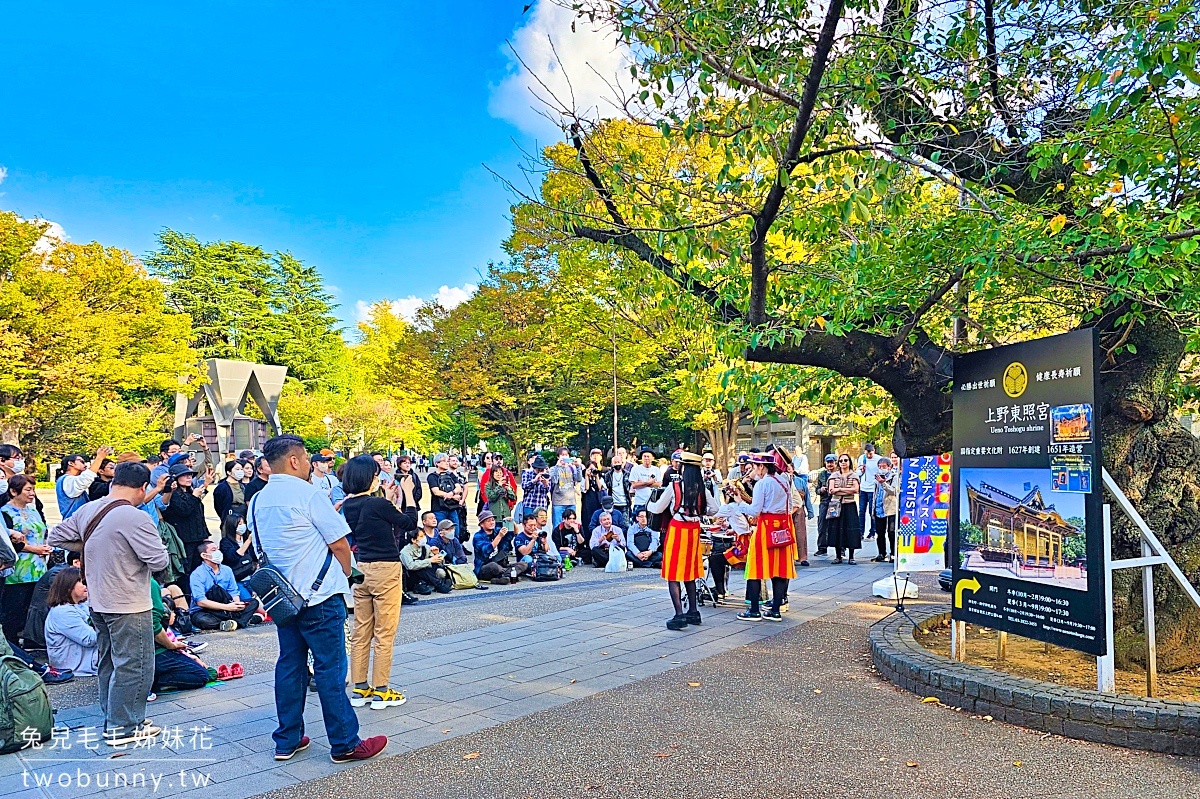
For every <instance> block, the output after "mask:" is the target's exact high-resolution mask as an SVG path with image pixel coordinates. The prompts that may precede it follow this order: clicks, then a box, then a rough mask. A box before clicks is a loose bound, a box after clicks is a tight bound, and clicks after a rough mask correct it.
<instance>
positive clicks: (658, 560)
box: [628, 552, 662, 569]
mask: <svg viewBox="0 0 1200 799" xmlns="http://www.w3.org/2000/svg"><path fill="white" fill-rule="evenodd" d="M628 560H629V562H630V563H632V564H633V568H635V569H661V568H662V553H661V552H654V553H652V554H651V555H650V557H649V558H647V559H646V560H642V559H641V558H639V557H638V556H637V555H634V554H629V556H628Z"/></svg>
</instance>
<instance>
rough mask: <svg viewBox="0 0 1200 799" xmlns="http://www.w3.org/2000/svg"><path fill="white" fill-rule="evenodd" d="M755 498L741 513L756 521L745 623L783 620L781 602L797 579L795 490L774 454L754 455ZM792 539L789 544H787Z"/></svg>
mask: <svg viewBox="0 0 1200 799" xmlns="http://www.w3.org/2000/svg"><path fill="white" fill-rule="evenodd" d="M751 462H752V463H753V464H754V476H755V478H756V482H755V483H754V497H753V500H752V501H751V502H750V504H748V505H747V504H745V503H743V504H742V506H741V507H742V512H743V513H745V514H746V515H747V516H749V517H752V518H753V519H754V532H753V533H752V534H751V536H750V551H749V552H748V553H747V555H746V598H747V599H749V600H750V609H749V610H747V611H746V612H745V613H739V614H738V618H739V619H741V620H742V621H762V620H763V619H766V620H768V621H782V620H783V616H782V615H781V614H780V612H779V607H780V603H782V602H783V599H784V597H786V596H787V588H788V581H789V580H791V579H792V578H793V577H795V576H796V530H795V529H794V528H793V526H792V508H791V500H792V488H791V485H789V484H787V483H786V482H785V481H784V480H783V479H781V478H780V476H779V473H778V472H779V468H778V466H777V465H776V463H775V459H774V456H773V455H772V454H771V453H761V454H759V453H755V454H754V455H752V456H751ZM789 538H790V543H781V542H786V541H787V539H789ZM766 579H769V580H770V581H771V607H770V608H769V609H768V610H767V611H766V612H765V613H764V612H761V608H760V596H761V592H762V581H763V580H766Z"/></svg>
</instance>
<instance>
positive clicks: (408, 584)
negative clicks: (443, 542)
mask: <svg viewBox="0 0 1200 799" xmlns="http://www.w3.org/2000/svg"><path fill="white" fill-rule="evenodd" d="M409 535H410V536H411V537H410V538H409V541H408V544H406V545H405V547H404V549H402V550H400V562H401V563H403V564H404V590H406V591H412V592H414V593H417V594H421V595H422V596H426V595H429V594H432V593H433V592H434V591H437V592H438V593H439V594H448V593H450V592H451V591H453V590H454V583H453V582H451V581H450V580H446V579H443V578H440V577H438V575H437V567H438V566H439V565H441V563H442V555H441V553H440V552H439V553H437V554H434V553H433V552H432V551H431V550H430V548H429V546H428V544H427V542H426V539H425V531H424V530H416V531H415V532H413V533H410V534H409Z"/></svg>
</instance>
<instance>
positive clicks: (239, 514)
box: [220, 506, 258, 602]
mask: <svg viewBox="0 0 1200 799" xmlns="http://www.w3.org/2000/svg"><path fill="white" fill-rule="evenodd" d="M220 548H221V560H222V563H223V564H224V565H225V566H228V567H229V570H230V571H232V572H233V579H235V580H237V585H238V595H239V597H240V598H241V600H242V601H243V602H249V601H250V598H251V596H253V594H252V593H251V592H250V588H249V586H247V585H246V581H247V580H249V579H250V575H252V574H254V572H255V571H256V570H257V569H258V555H257V554H255V551H254V542H253V541H251V540H250V534H249V533H248V532H247V531H246V508H245V506H242V507H240V508H237V507H235V508H232V509H230V511H229V513H228V514H226V515H225V519H224V521H222V522H221V542H220Z"/></svg>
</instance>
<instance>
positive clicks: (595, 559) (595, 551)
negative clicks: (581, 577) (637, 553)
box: [592, 547, 662, 569]
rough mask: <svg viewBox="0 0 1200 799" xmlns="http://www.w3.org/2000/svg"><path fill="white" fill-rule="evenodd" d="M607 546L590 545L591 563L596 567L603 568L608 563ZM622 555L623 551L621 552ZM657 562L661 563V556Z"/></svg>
mask: <svg viewBox="0 0 1200 799" xmlns="http://www.w3.org/2000/svg"><path fill="white" fill-rule="evenodd" d="M608 552H609V549H608V547H592V565H593V566H595V567H596V568H597V569H603V568H604V567H605V566H607V565H608ZM621 554H622V555H624V554H625V553H624V552H622V553H621ZM659 563H660V564H661V563H662V558H661V557H660V558H659Z"/></svg>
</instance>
